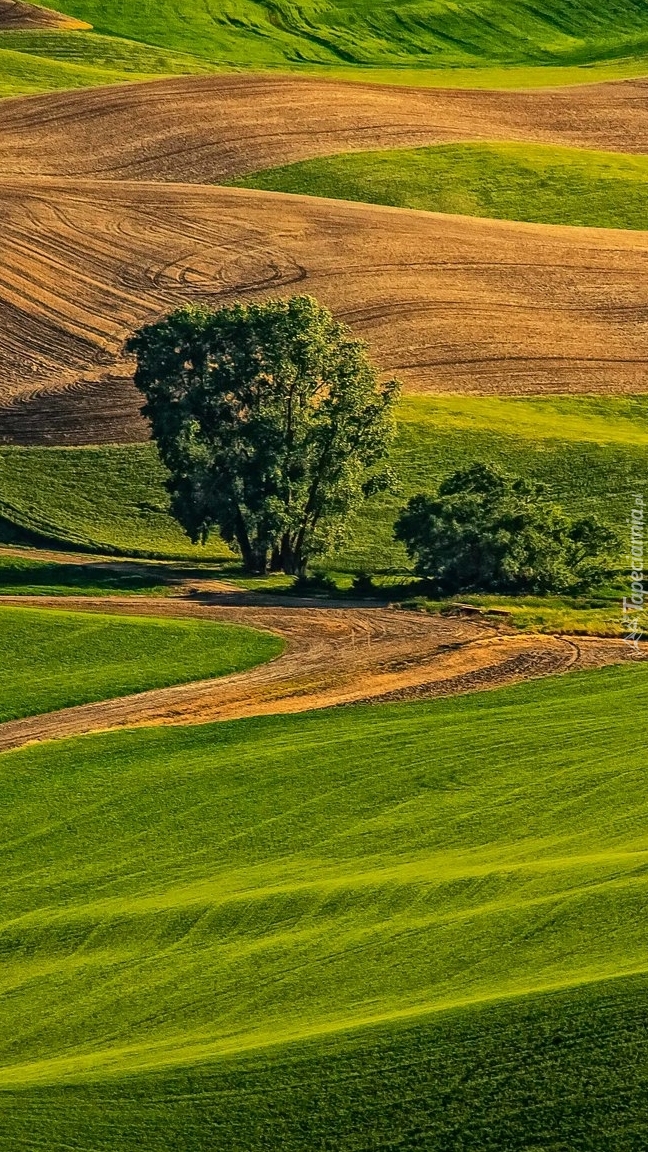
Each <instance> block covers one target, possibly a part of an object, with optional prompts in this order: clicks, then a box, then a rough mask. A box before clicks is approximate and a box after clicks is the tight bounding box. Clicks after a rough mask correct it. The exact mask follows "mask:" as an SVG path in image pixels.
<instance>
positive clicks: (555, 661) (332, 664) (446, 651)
mask: <svg viewBox="0 0 648 1152" xmlns="http://www.w3.org/2000/svg"><path fill="white" fill-rule="evenodd" d="M268 599H270V598H268ZM0 602H1V603H3V604H16V605H24V604H32V605H35V606H37V607H40V608H44V607H64V608H66V609H74V610H79V611H89V612H93V611H94V612H103V613H105V612H114V613H120V614H130V615H138V616H141V615H153V616H180V617H186V616H191V617H203V618H206V619H212V620H219V621H223V622H227V623H239V624H247V625H249V626H250V627H254V628H262V629H267V630H269V631H272V632H276V633H278V634H279V635H281V636H283V637H284V638H285V639H286V641H287V647H286V651H285V652H284V654H283V655H282V656H280V657H278V658H277V659H275V660H273V661H271V662H270V663H268V664H264V665H261V666H260V667H258V668H254V669H252V670H251V671H248V672H243V673H239V674H237V675H234V676H228V677H223V678H221V679H218V680H205V681H200V682H198V683H194V684H184V685H180V686H178V687H173V688H165V689H160V690H155V691H152V692H142V693H140V694H139V695H136V696H127V697H122V698H120V699H116V700H109V701H104V702H102V703H97V704H86V705H81V706H79V707H76V708H67V709H64V710H63V711H61V712H53V713H48V714H47V715H44V716H35V717H30V718H28V719H25V720H16V721H10V722H8V723H5V724H2V725H0V750H7V749H9V748H16V747H19V746H21V745H23V744H26V743H30V742H32V741H36V740H52V739H57V738H60V737H66V736H75V735H81V734H84V733H88V732H96V731H105V730H108V729H114V728H123V727H133V726H140V725H153V724H200V723H206V722H208V721H212V720H233V719H237V718H240V717H244V716H260V715H268V714H271V713H282V714H284V713H292V712H305V711H309V710H310V709H313V708H327V707H332V706H334V705H340V704H351V703H359V702H369V701H372V702H377V701H386V700H396V699H403V698H411V697H415V696H418V697H433V696H446V695H451V694H455V693H458V692H467V691H474V690H475V689H486V688H495V687H500V686H502V685H504V684H512V683H516V682H518V681H520V680H527V679H529V678H533V677H537V676H546V675H550V674H555V673H560V672H567V671H573V670H577V669H584V668H594V667H603V666H604V665H606V664H617V663H620V662H622V661H624V660H627V659H632V658H636V657H632V656H631V655H629V653H631V651H632V650H631V649H629V648H628V646H627V645H625V644H624V643H623V641H621V640H604V639H599V638H590V637H570V636H544V635H543V636H540V635H537V636H536V635H529V634H522V633H516V632H513V631H512V630H510V629H509V628H507V627H506V626H502V625H497V626H495V625H491V624H488V623H485V622H482V621H475V620H472V619H471V620H466V619H461V618H446V617H442V616H432V615H428V614H426V613H416V612H407V611H403V610H399V609H385V608H369V607H367V608H360V607H355V608H354V607H344V608H335V607H313V606H312V605H308V606H306V605H304V606H299V604H295V605H293V604H291V603H290V602H288V603H286V604H285V605H283V604H282V605H280V606H277V605H276V603H275V604H272V603H264V602H263V598H261V597H259V596H247V597H246V596H245V594H240V593H238V594H236V593H235V594H231V595H230V594H229V593H227V592H224V593H221V594H212V595H205V596H203V597H202V602H200V603H196V602H192V601H191V600H169V599H154V598H150V599H143V598H139V597H138V598H137V601H136V602H133V600H126V599H124V600H118V599H115V598H113V597H110V598H105V599H103V598H97V599H94V598H93V599H88V598H87V597H78V598H77V597H69V596H66V597H46V598H44V597H35V598H30V597H17V598H12V597H2V598H1V599H0Z"/></svg>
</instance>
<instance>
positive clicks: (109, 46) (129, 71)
mask: <svg viewBox="0 0 648 1152" xmlns="http://www.w3.org/2000/svg"><path fill="white" fill-rule="evenodd" d="M206 70H209V68H208V66H207V65H205V64H204V63H203V62H202V61H200V60H196V59H194V58H193V57H189V56H183V55H181V54H179V53H175V52H169V51H167V50H165V49H160V48H156V47H149V46H148V45H146V44H136V43H133V42H131V41H128V40H121V39H119V38H117V37H113V36H96V35H94V34H93V33H91V32H0V97H3V96H28V95H31V94H32V93H35V92H43V91H54V90H56V89H58V88H93V87H96V86H98V85H101V84H123V83H126V82H128V81H133V80H147V79H149V80H150V79H151V78H153V77H154V76H165V75H172V74H176V73H188V72H204V71H206Z"/></svg>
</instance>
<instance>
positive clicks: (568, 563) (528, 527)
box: [395, 464, 616, 595]
mask: <svg viewBox="0 0 648 1152" xmlns="http://www.w3.org/2000/svg"><path fill="white" fill-rule="evenodd" d="M395 535H396V538H397V539H398V540H401V541H402V542H403V543H404V544H405V546H406V548H407V551H408V553H409V555H410V556H411V557H412V559H414V560H415V562H416V569H417V572H419V573H420V575H422V576H425V577H427V578H428V579H430V580H431V581H432V583H433V585H434V587H435V589H436V591H437V592H439V593H440V594H441V595H453V594H455V593H457V592H468V591H472V592H504V593H509V594H516V593H518V594H524V593H528V594H537V595H542V594H544V593H548V592H562V593H572V594H577V593H580V592H585V591H587V590H588V589H590V588H593V587H596V585H598V584H600V583H602V582H603V580H605V579H606V578H607V577H609V576H610V575H611V573H612V571H613V569H612V568H611V565H610V561H609V551H610V549H611V547H612V546H613V545H614V544H615V543H616V538H615V536H614V534H613V533H612V532H611V531H610V530H609V529H608V528H606V527H605V526H604V525H602V524H600V523H599V522H598V521H597V520H596V519H595V518H591V517H590V518H581V519H576V520H571V519H569V518H568V517H567V516H566V515H565V513H564V512H563V511H562V509H561V508H560V507H558V506H557V505H555V504H553V503H552V502H551V501H550V500H549V498H548V497H547V495H546V492H545V490H544V488H543V487H542V486H541V485H539V484H535V483H533V482H532V481H529V480H524V479H520V478H518V477H512V476H507V475H506V474H505V473H503V472H501V471H499V470H498V469H497V468H491V467H488V466H487V465H485V464H473V465H472V466H471V467H469V468H466V469H464V470H462V471H459V472H455V473H454V474H453V475H452V476H449V477H447V479H445V480H444V481H443V483H442V484H441V485H440V487H439V490H438V493H437V495H436V496H423V495H421V496H414V497H413V498H412V499H411V500H410V501H409V504H408V505H407V507H406V508H404V509H403V511H402V512H401V514H400V516H399V518H398V520H397V522H396V526H395Z"/></svg>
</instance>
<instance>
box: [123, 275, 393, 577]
mask: <svg viewBox="0 0 648 1152" xmlns="http://www.w3.org/2000/svg"><path fill="white" fill-rule="evenodd" d="M127 350H128V351H129V352H132V353H135V355H136V356H137V370H136V373H135V383H136V384H137V387H138V388H139V389H140V390H141V391H142V392H143V393H144V396H145V397H146V404H145V405H144V408H143V412H144V414H145V415H146V416H148V417H149V419H150V421H151V425H152V430H153V436H154V438H155V440H156V441H157V444H158V448H159V451H160V455H161V457H162V460H163V461H164V463H165V464H166V466H167V468H168V469H169V472H170V477H169V481H168V488H169V491H170V493H171V497H172V510H173V513H174V515H175V516H176V517H177V519H178V520H179V522H180V524H181V525H182V526H183V528H184V529H185V531H186V532H187V533H188V535H189V536H190V537H191V539H192V540H193V541H194V542H195V541H198V540H203V541H204V540H205V539H206V538H207V537H208V535H209V533H210V532H211V531H212V530H213V529H218V531H219V532H220V533H221V535H222V536H223V538H224V539H225V540H226V541H227V542H228V543H231V544H235V545H237V546H238V549H239V550H240V553H241V555H242V558H243V562H244V566H245V568H246V569H247V570H248V571H250V572H259V573H263V572H266V571H267V569H268V567H270V568H271V569H283V570H284V571H285V572H288V573H302V572H303V571H304V570H305V567H306V564H307V562H308V560H309V559H310V558H312V557H313V556H314V555H316V554H318V553H321V552H323V551H325V550H327V549H328V548H330V547H332V546H334V545H337V544H339V543H340V542H341V540H342V538H343V536H344V535H345V532H346V528H347V521H348V517H349V513H350V511H351V510H352V509H353V508H355V507H357V505H358V504H359V503H360V502H361V501H362V500H363V499H364V498H365V497H367V496H368V495H370V494H372V493H373V492H375V491H378V490H380V489H381V488H385V487H386V486H388V485H389V483H390V479H391V478H390V473H389V470H388V468H387V467H386V458H387V454H388V450H389V445H390V443H391V440H392V437H393V434H394V422H393V405H394V402H395V399H396V396H397V393H398V384H397V382H396V381H394V380H391V381H389V382H387V383H381V382H380V381H379V379H378V375H377V372H376V369H375V368H374V366H373V365H372V363H371V362H370V360H369V358H368V356H367V351H366V347H365V345H364V344H363V343H362V342H361V341H359V340H357V339H355V338H354V337H353V335H352V334H351V332H350V330H349V329H348V328H347V327H346V326H345V325H344V324H341V323H339V322H337V321H336V320H335V319H334V318H333V316H332V315H331V313H330V312H329V311H328V310H327V309H326V308H324V307H322V306H321V305H320V304H318V302H317V301H316V300H314V299H313V298H312V297H310V296H294V297H292V299H289V300H269V301H266V302H264V303H260V304H240V303H237V304H234V305H232V306H229V307H224V308H220V309H218V310H213V309H210V308H207V307H195V306H192V307H184V308H180V309H179V310H177V311H175V312H172V313H171V314H170V315H169V316H167V317H166V318H165V319H163V320H160V321H159V322H158V323H156V324H151V325H148V326H146V327H144V328H142V329H140V331H139V332H137V333H135V335H134V336H133V337H132V338H131V339H130V340H129V341H128V343H127Z"/></svg>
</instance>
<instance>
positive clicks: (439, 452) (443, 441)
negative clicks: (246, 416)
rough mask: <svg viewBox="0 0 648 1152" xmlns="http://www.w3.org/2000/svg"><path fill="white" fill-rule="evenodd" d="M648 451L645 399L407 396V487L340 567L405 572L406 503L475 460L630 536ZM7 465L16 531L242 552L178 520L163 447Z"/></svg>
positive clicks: (196, 552) (122, 544)
mask: <svg viewBox="0 0 648 1152" xmlns="http://www.w3.org/2000/svg"><path fill="white" fill-rule="evenodd" d="M647 446H648V402H647V401H646V400H644V399H642V398H638V399H635V400H632V399H618V398H615V399H587V398H574V399H566V398H562V399H560V398H558V399H542V400H527V399H521V398H520V399H518V398H513V399H497V398H491V397H488V398H484V397H462V396H436V397H406V398H405V399H404V400H403V401H402V403H401V406H400V410H399V437H398V441H397V444H396V448H395V451H394V466H395V470H396V472H397V474H398V475H399V477H400V492H399V493H398V495H390V496H389V497H380V498H375V499H373V500H372V501H370V502H369V503H368V504H367V506H366V507H365V508H364V509H363V511H362V513H361V514H360V515H359V516H358V517H357V518H356V520H355V523H354V524H353V531H352V540H351V543H350V545H349V546H348V547H347V548H346V549H345V552H344V554H343V555H338V556H334V557H330V558H329V562H330V563H331V564H333V565H335V566H337V567H338V568H340V569H341V570H345V569H351V570H352V569H355V568H358V567H364V568H368V569H374V570H375V569H384V568H390V567H402V566H403V564H404V562H405V555H404V552H403V550H402V549H401V547H400V546H397V545H396V544H395V543H394V541H393V540H392V525H393V521H394V518H395V516H396V514H397V512H398V509H399V508H400V507H401V506H402V504H403V503H404V502H405V500H406V499H407V498H408V497H409V496H410V495H412V494H413V493H416V492H423V491H430V490H431V489H432V488H433V487H434V486H435V484H436V483H437V482H438V480H439V479H440V478H441V477H442V476H444V475H447V474H448V473H450V472H452V471H454V470H455V469H456V468H458V467H459V466H460V465H462V464H464V463H466V462H467V461H469V460H487V461H488V460H490V461H496V462H497V463H500V464H501V465H502V466H503V467H505V468H507V469H509V470H511V471H514V472H519V473H520V474H522V475H529V476H534V477H537V478H538V479H540V480H542V481H544V482H545V483H546V484H547V485H548V487H549V489H550V490H551V491H552V492H553V493H554V494H555V496H556V498H558V499H560V500H561V501H562V502H564V503H565V505H566V507H567V508H568V510H569V511H570V513H572V514H576V513H583V514H585V513H597V514H599V515H601V516H602V518H603V519H604V520H607V521H609V522H610V523H612V524H613V525H614V526H615V527H616V528H617V530H618V531H619V533H620V534H621V535H622V536H623V535H624V533H625V526H626V520H627V516H628V508H629V506H630V504H631V502H632V493H633V492H635V491H637V490H641V487H642V485H643V487H644V488H646V487H648V457H647V455H646V447H647ZM0 467H1V469H2V471H1V473H0V517H1V516H4V518H5V522H4V537H5V538H9V537H10V536H11V535H12V533H13V535H14V536H15V534H16V529H15V526H19V527H20V528H21V529H23V530H24V529H27V530H29V531H31V532H32V533H34V534H38V533H40V534H42V535H43V536H44V537H46V538H50V539H54V540H59V541H63V542H65V543H68V544H74V545H81V546H85V547H88V548H93V549H97V550H100V551H101V550H113V551H116V552H121V553H122V554H128V553H130V554H142V555H159V556H161V557H187V558H193V559H202V558H204V559H205V560H212V561H213V560H219V559H227V558H228V557H230V558H231V554H230V553H229V552H228V550H227V549H226V548H225V546H224V545H223V544H222V542H221V541H219V540H218V539H217V538H216V539H213V540H212V541H210V542H209V543H208V545H207V546H206V547H205V548H204V549H203V548H202V547H200V546H198V547H195V548H194V547H192V546H191V544H190V543H189V541H188V540H187V539H186V538H185V537H184V536H183V534H182V533H181V531H180V529H179V528H178V526H177V525H176V524H175V523H174V522H173V521H172V520H171V518H170V517H169V514H168V511H167V508H168V499H167V496H166V493H165V491H164V489H163V480H164V470H163V468H162V467H161V465H160V463H159V460H158V459H157V456H156V453H155V449H154V448H153V446H152V445H146V444H145V445H136V446H131V447H122V448H92V449H86V448H84V449H52V448H43V449H37V448H29V449H24V448H2V449H0ZM637 486H638V487H637ZM621 564H623V560H622V559H621Z"/></svg>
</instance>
